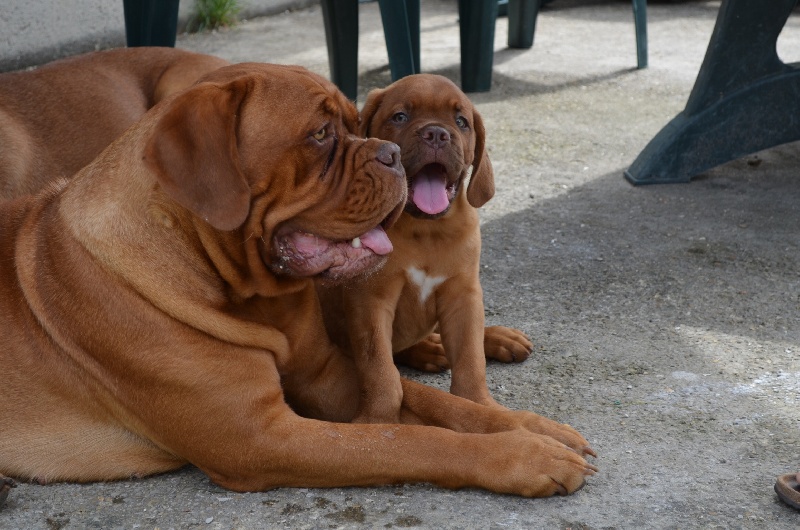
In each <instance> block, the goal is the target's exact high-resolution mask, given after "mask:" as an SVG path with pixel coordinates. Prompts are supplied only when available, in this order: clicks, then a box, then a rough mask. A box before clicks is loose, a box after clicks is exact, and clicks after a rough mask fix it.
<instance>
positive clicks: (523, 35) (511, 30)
mask: <svg viewBox="0 0 800 530" xmlns="http://www.w3.org/2000/svg"><path fill="white" fill-rule="evenodd" d="M635 1H636V0H634V2H635ZM642 1H644V0H642ZM539 7H541V0H508V47H509V48H523V49H528V48H530V47H532V46H533V35H534V33H535V32H536V18H537V17H538V16H539Z"/></svg>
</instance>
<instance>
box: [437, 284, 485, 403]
mask: <svg viewBox="0 0 800 530" xmlns="http://www.w3.org/2000/svg"><path fill="white" fill-rule="evenodd" d="M436 307H437V308H438V314H437V316H438V320H439V332H440V333H441V335H442V345H443V346H444V351H445V355H447V359H448V361H450V367H451V372H450V373H451V380H450V392H451V393H452V394H455V395H456V396H461V397H465V398H467V399H470V400H472V401H475V402H476V403H482V404H484V405H492V406H499V405H498V404H497V402H495V400H494V398H492V396H491V395H490V394H489V389H488V387H487V386H486V356H485V355H484V353H483V327H484V326H483V293H482V292H481V289H480V284H479V283H478V282H477V281H474V282H470V281H467V282H463V281H462V282H457V281H452V282H445V283H444V284H442V286H441V287H440V288H439V290H438V291H437V292H436Z"/></svg>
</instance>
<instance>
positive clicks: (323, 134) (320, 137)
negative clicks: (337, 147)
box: [314, 127, 328, 142]
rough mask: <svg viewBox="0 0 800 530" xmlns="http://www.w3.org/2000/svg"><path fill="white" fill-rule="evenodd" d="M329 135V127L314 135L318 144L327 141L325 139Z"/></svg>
mask: <svg viewBox="0 0 800 530" xmlns="http://www.w3.org/2000/svg"><path fill="white" fill-rule="evenodd" d="M327 135H328V128H327V127H323V128H322V129H320V130H318V131H317V132H316V133H314V140H316V141H318V142H321V141H322V140H324V139H325V137H326V136H327Z"/></svg>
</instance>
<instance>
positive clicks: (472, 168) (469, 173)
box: [467, 166, 475, 178]
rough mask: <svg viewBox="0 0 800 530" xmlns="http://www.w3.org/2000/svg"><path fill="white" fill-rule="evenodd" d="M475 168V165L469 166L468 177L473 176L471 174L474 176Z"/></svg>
mask: <svg viewBox="0 0 800 530" xmlns="http://www.w3.org/2000/svg"><path fill="white" fill-rule="evenodd" d="M474 169H475V168H474V167H473V166H469V167H468V168H467V178H469V177H471V176H472V171H473V170H474Z"/></svg>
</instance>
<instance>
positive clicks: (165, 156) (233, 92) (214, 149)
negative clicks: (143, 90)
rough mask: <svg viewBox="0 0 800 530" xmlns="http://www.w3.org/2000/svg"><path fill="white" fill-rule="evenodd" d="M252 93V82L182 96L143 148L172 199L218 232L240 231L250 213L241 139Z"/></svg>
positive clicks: (200, 87) (147, 161)
mask: <svg viewBox="0 0 800 530" xmlns="http://www.w3.org/2000/svg"><path fill="white" fill-rule="evenodd" d="M247 92H248V82H247V80H245V79H238V80H234V81H231V82H229V83H226V84H223V85H219V84H213V83H200V84H198V85H196V86H194V87H193V88H191V89H189V90H187V91H185V92H183V93H181V94H180V95H178V96H177V97H176V98H175V99H173V100H172V101H171V102H170V103H168V105H169V107H168V109H167V110H166V112H164V114H163V115H162V116H161V119H160V120H159V121H158V122H157V123H156V126H155V127H154V129H153V132H152V134H151V137H150V139H149V140H148V142H147V145H146V146H145V150H144V162H145V164H146V165H147V166H148V167H149V168H150V170H152V171H153V173H155V175H156V178H157V179H158V182H159V184H160V185H161V187H162V188H163V189H164V191H165V192H166V193H167V195H169V196H170V197H171V198H172V199H173V200H175V201H176V202H177V203H178V204H180V205H181V206H183V207H185V208H187V209H188V210H190V211H191V212H192V213H194V214H195V215H197V216H199V217H200V218H202V219H204V220H205V221H207V222H208V223H209V224H210V225H211V226H213V227H214V228H217V229H218V230H234V229H236V228H238V227H239V226H241V225H242V223H243V222H244V220H245V219H246V218H247V215H248V214H249V213H250V187H249V185H248V183H247V180H246V179H245V176H244V174H243V173H242V170H241V167H240V165H239V156H238V149H237V138H236V130H237V121H238V118H237V116H238V115H239V109H240V107H241V105H242V102H243V101H244V99H245V97H246V95H247Z"/></svg>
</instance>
